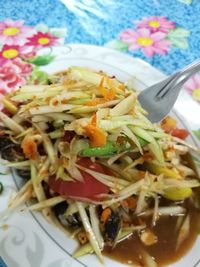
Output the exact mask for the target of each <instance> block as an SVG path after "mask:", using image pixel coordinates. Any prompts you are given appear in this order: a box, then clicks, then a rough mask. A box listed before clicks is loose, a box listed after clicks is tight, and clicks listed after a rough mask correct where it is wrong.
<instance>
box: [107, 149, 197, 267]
mask: <svg viewBox="0 0 200 267" xmlns="http://www.w3.org/2000/svg"><path fill="white" fill-rule="evenodd" d="M183 161H184V164H185V165H188V166H190V167H191V168H192V169H193V170H194V171H195V173H196V174H197V172H196V169H195V166H194V163H193V161H192V157H191V156H190V155H189V154H187V155H185V156H184V158H183ZM194 191H195V192H196V193H195V194H198V193H199V190H194ZM162 202H163V203H162V204H164V205H168V203H167V201H165V200H164V199H163V200H162ZM184 207H185V208H186V210H187V215H189V216H190V232H189V235H188V237H187V238H186V239H185V240H184V241H183V242H182V244H181V245H180V246H179V248H178V249H176V244H177V236H178V232H179V231H178V230H177V228H176V225H177V220H178V218H179V217H176V216H163V217H161V218H160V219H159V220H158V221H157V224H156V226H155V227H153V228H152V227H151V221H152V218H151V217H148V218H143V219H144V221H145V223H146V224H147V227H148V228H151V230H152V231H153V233H154V234H155V235H156V236H157V237H158V242H157V243H155V244H153V245H150V246H145V245H144V244H143V243H142V242H141V240H140V238H139V234H138V233H136V232H135V233H134V234H133V235H132V236H131V237H130V238H129V239H126V240H124V241H122V242H120V243H118V244H117V245H116V247H115V248H114V249H112V250H111V249H110V248H108V247H106V248H105V250H104V254H105V255H107V256H108V257H110V258H113V259H116V260H118V261H119V262H122V263H126V264H130V265H134V266H140V267H142V266H145V264H144V262H143V260H142V253H141V250H145V251H147V252H148V253H149V254H150V255H151V256H152V257H153V258H154V259H155V261H156V263H157V264H158V267H161V266H166V265H168V264H170V263H173V262H176V261H177V260H179V259H180V258H181V257H183V256H184V255H185V254H186V253H187V252H188V251H189V250H190V249H191V248H192V246H193V244H194V242H195V240H196V238H197V234H198V232H199V230H200V211H199V210H198V209H197V208H195V207H194V203H193V202H192V201H191V200H187V201H185V203H184Z"/></svg>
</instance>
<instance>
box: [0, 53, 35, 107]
mask: <svg viewBox="0 0 200 267" xmlns="http://www.w3.org/2000/svg"><path fill="white" fill-rule="evenodd" d="M31 72H32V65H31V64H29V63H25V62H23V61H22V60H21V59H20V58H16V59H14V60H12V61H8V62H6V63H5V64H4V65H3V67H1V68H0V102H1V99H2V98H3V96H4V95H5V94H7V93H10V92H12V91H13V90H14V89H16V88H18V87H19V86H22V85H24V84H25V83H26V80H27V78H28V77H29V75H30V74H31ZM2 107H3V106H2V105H1V104H0V109H1V108H2Z"/></svg>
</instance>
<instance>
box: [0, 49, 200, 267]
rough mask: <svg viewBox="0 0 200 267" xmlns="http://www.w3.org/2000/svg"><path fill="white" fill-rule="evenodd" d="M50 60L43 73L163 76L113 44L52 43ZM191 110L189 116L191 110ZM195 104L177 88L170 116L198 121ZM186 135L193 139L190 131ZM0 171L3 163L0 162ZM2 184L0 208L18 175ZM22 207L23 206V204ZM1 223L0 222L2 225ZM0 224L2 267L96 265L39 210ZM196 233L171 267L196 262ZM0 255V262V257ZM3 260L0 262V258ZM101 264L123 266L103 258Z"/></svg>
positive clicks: (139, 83) (191, 266) (190, 123)
mask: <svg viewBox="0 0 200 267" xmlns="http://www.w3.org/2000/svg"><path fill="white" fill-rule="evenodd" d="M51 52H52V53H53V54H54V55H55V56H56V58H55V60H54V61H53V62H52V63H50V64H49V65H47V66H45V67H43V69H44V70H45V71H47V72H48V73H54V72H57V71H61V70H64V69H66V68H67V67H69V66H72V65H78V66H87V67H92V68H94V69H97V70H104V71H106V72H107V73H108V74H110V75H115V76H116V77H117V78H118V79H119V80H121V81H127V80H128V79H130V78H133V84H134V87H135V88H136V89H138V90H142V89H144V88H145V87H146V86H149V85H152V84H153V83H155V82H157V81H159V80H161V79H163V78H164V77H165V76H164V75H163V74H162V73H161V72H159V71H158V70H156V69H154V68H153V67H152V66H150V65H149V64H147V63H145V62H144V61H141V60H140V59H135V58H131V57H129V56H126V55H124V54H121V53H119V52H116V51H114V50H110V49H108V48H103V47H95V46H89V45H71V46H63V47H55V48H53V50H52V51H51ZM191 114H192V116H191ZM198 114H200V107H199V105H198V104H197V103H195V102H194V101H193V100H192V99H191V98H190V97H189V95H188V94H187V93H186V92H184V91H183V92H182V93H181V96H180V98H179V100H178V101H177V103H176V105H175V108H174V112H173V116H176V117H178V120H179V122H180V124H183V127H185V128H188V129H190V130H191V129H192V130H193V129H197V128H198V127H199V126H200V119H199V115H198ZM189 141H190V142H191V143H193V144H194V143H195V144H196V145H197V142H198V141H197V139H195V137H194V136H193V135H192V134H191V136H190V138H189ZM0 168H1V169H0V171H1V172H4V171H5V169H4V168H3V167H2V166H1V167H0ZM0 181H1V182H2V183H3V184H4V187H5V190H4V193H3V195H1V196H0V210H3V209H4V208H5V207H6V204H7V201H8V199H9V197H10V196H11V195H12V194H14V193H16V192H17V190H18V188H19V187H20V183H21V182H22V180H21V179H20V178H19V177H17V176H16V175H15V174H14V173H8V174H7V175H0ZM25 209H26V207H25ZM3 224H4V225H3ZM2 225H3V227H1V228H0V256H1V258H2V259H1V258H0V266H3V267H4V266H8V267H64V266H65V267H81V266H85V267H86V266H87V267H94V266H96V267H100V266H101V267H102V264H100V263H99V262H98V260H97V258H96V256H94V255H89V256H85V257H82V258H80V259H78V260H76V259H73V258H72V257H71V254H72V253H73V252H74V250H75V249H76V247H77V243H76V241H73V240H71V239H70V238H67V237H66V236H65V235H64V234H63V233H62V232H60V231H59V230H58V229H56V228H55V227H54V226H52V225H50V224H48V223H47V221H46V220H45V219H44V218H43V217H42V215H41V214H39V213H32V212H29V211H27V210H24V211H19V212H16V213H15V214H13V215H12V216H11V217H10V218H9V219H8V220H7V221H5V222H3V223H1V226H2ZM199 247H200V239H198V240H197V241H196V243H195V244H194V246H193V248H192V250H191V251H189V253H188V254H187V255H186V256H185V257H183V258H182V259H181V260H180V261H178V262H177V263H175V264H172V265H170V266H171V267H172V266H173V267H196V266H200V265H198V263H199V261H200V255H199ZM1 260H2V262H1ZM3 261H4V263H5V265H3V264H4V263H3ZM105 266H109V267H120V266H121V267H122V266H126V265H123V264H121V263H118V262H116V261H112V260H111V259H109V258H105Z"/></svg>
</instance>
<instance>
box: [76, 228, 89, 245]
mask: <svg viewBox="0 0 200 267" xmlns="http://www.w3.org/2000/svg"><path fill="white" fill-rule="evenodd" d="M77 237H78V240H79V242H80V244H81V245H84V244H86V243H87V242H88V238H87V234H86V232H85V231H80V232H79V233H78V234H77Z"/></svg>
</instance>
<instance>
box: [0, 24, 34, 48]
mask: <svg viewBox="0 0 200 267" xmlns="http://www.w3.org/2000/svg"><path fill="white" fill-rule="evenodd" d="M23 24H24V22H23V21H22V20H17V21H13V20H11V19H6V20H4V21H3V22H0V44H2V45H5V44H7V45H24V44H25V43H26V41H27V38H28V37H30V36H31V35H33V34H34V33H35V30H34V29H33V28H31V27H27V26H24V25H23Z"/></svg>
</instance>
